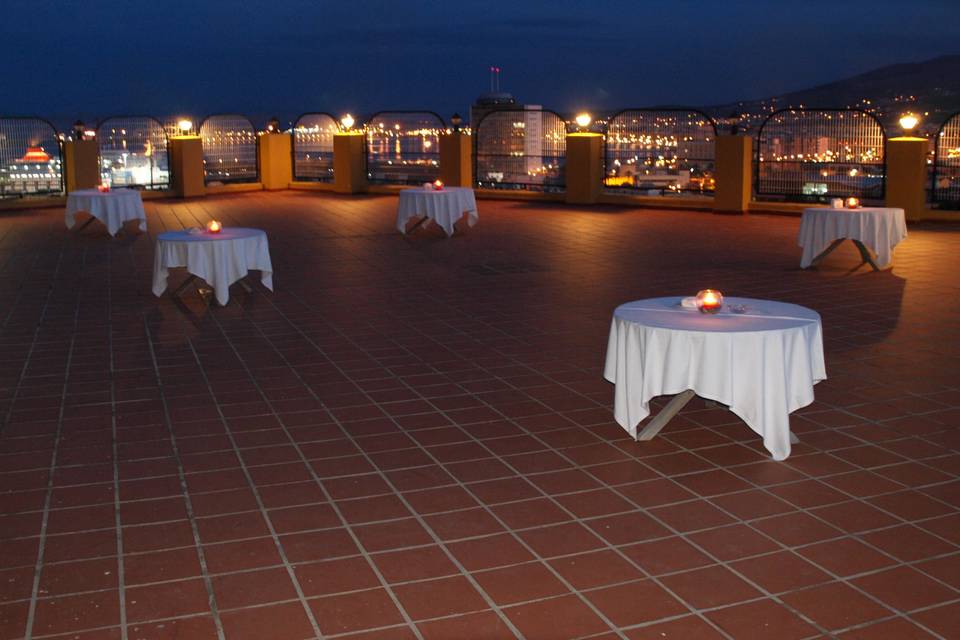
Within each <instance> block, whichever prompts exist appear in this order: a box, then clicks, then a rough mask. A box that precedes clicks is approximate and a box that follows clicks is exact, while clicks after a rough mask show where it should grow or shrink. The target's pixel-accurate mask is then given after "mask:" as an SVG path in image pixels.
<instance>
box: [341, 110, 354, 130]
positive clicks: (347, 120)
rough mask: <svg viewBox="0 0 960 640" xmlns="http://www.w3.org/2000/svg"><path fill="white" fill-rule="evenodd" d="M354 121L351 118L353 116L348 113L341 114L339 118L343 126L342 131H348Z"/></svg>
mask: <svg viewBox="0 0 960 640" xmlns="http://www.w3.org/2000/svg"><path fill="white" fill-rule="evenodd" d="M354 122H355V120H354V119H353V116H352V115H350V114H349V113H348V114H347V115H345V116H343V117H342V118H340V124H341V125H342V126H343V130H344V131H350V129H351V128H352V127H353V123H354Z"/></svg>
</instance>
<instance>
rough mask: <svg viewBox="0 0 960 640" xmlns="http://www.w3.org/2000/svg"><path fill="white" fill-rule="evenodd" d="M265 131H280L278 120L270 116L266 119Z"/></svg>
mask: <svg viewBox="0 0 960 640" xmlns="http://www.w3.org/2000/svg"><path fill="white" fill-rule="evenodd" d="M267 133H280V120H278V119H277V118H270V120H268V121H267Z"/></svg>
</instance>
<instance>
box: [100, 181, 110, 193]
mask: <svg viewBox="0 0 960 640" xmlns="http://www.w3.org/2000/svg"><path fill="white" fill-rule="evenodd" d="M97 191H99V192H100V193H106V192H107V191H110V185H108V184H104V183H101V184H98V185H97Z"/></svg>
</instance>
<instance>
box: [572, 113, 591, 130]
mask: <svg viewBox="0 0 960 640" xmlns="http://www.w3.org/2000/svg"><path fill="white" fill-rule="evenodd" d="M573 121H574V122H576V123H577V126H578V127H579V128H581V129H586V128H587V127H589V126H590V123H591V122H593V118H591V117H590V114H589V113H586V112H584V113H578V114H577V117H576V118H574V119H573Z"/></svg>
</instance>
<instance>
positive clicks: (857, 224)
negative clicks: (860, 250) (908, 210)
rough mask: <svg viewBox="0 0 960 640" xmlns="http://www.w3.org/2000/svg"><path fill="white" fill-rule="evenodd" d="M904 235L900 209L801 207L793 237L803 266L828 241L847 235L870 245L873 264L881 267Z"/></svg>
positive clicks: (888, 261)
mask: <svg viewBox="0 0 960 640" xmlns="http://www.w3.org/2000/svg"><path fill="white" fill-rule="evenodd" d="M906 237H907V223H906V218H905V216H904V213H903V209H894V208H887V207H862V208H860V209H820V208H817V209H804V210H803V217H802V218H801V219H800V237H799V239H798V240H797V244H799V245H800V246H801V247H803V257H802V258H801V259H800V266H801V267H802V268H804V269H806V268H807V267H809V266H810V265H811V264H812V262H813V259H814V258H816V257H817V256H818V255H820V254H821V253H822V252H823V251H824V250H825V249H826V248H827V247H829V246H830V243H831V242H833V241H834V240H839V239H840V238H848V239H850V240H859V241H860V242H862V243H863V244H864V245H865V246H867V247H868V248H869V249H872V250H873V252H874V253H876V254H877V266H878V267H880V268H881V269H885V268H887V267H888V266H889V265H890V262H891V260H893V249H894V247H896V246H897V244H899V243H900V241H901V240H903V239H904V238H906Z"/></svg>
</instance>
